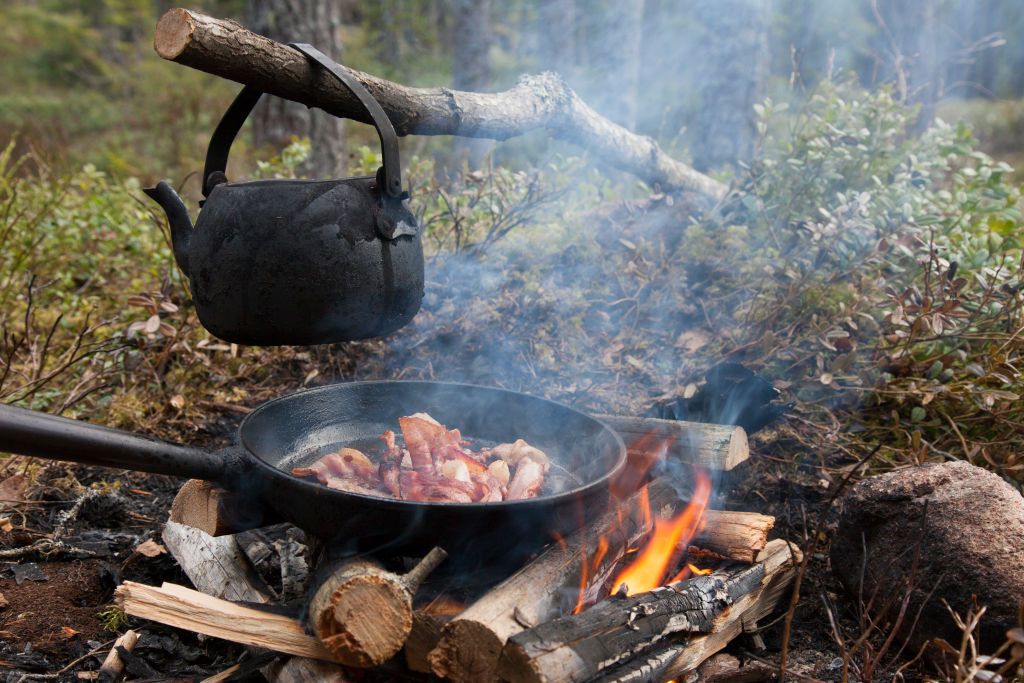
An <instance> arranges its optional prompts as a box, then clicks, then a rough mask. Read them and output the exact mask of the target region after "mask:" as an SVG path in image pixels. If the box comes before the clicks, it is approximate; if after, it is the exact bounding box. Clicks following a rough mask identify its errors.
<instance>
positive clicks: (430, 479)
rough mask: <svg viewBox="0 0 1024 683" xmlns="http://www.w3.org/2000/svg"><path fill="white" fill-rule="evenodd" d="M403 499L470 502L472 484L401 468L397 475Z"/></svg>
mask: <svg viewBox="0 0 1024 683" xmlns="http://www.w3.org/2000/svg"><path fill="white" fill-rule="evenodd" d="M399 481H400V483H401V487H402V499H403V500H416V501H423V502H434V503H472V502H473V494H474V493H475V489H474V487H473V485H472V484H467V483H465V482H461V481H456V480H454V479H447V478H445V477H438V476H435V475H432V474H425V473H423V472H417V471H416V470H403V471H402V473H401V474H400V476H399Z"/></svg>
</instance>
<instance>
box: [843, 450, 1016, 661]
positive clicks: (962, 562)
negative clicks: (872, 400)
mask: <svg viewBox="0 0 1024 683" xmlns="http://www.w3.org/2000/svg"><path fill="white" fill-rule="evenodd" d="M926 509H927V512H926ZM918 544H920V555H919V558H918V566H917V570H916V573H915V574H916V575H915V578H914V581H913V592H912V597H911V601H910V604H909V606H908V609H907V611H906V615H907V616H906V617H905V618H904V624H903V626H902V628H901V634H900V635H901V637H903V638H904V639H909V640H910V643H911V644H912V645H913V646H914V647H917V646H919V645H920V644H921V643H923V642H924V641H926V640H929V639H932V638H944V639H945V640H946V641H948V642H950V643H952V644H954V646H955V647H959V644H960V638H961V632H960V630H959V629H958V628H957V626H956V623H955V622H954V620H953V618H952V616H950V614H949V611H948V610H947V609H946V607H945V606H944V605H943V603H942V601H943V600H945V601H946V602H948V603H949V605H950V607H952V608H953V609H954V610H955V611H956V612H957V613H958V614H959V615H961V617H964V616H965V615H966V613H967V610H968V609H969V608H971V607H972V605H974V604H977V605H978V606H982V605H984V606H986V607H987V612H986V613H985V616H984V618H983V619H982V621H981V625H980V631H981V642H982V644H983V645H982V647H983V649H984V650H985V651H986V652H987V651H991V650H994V649H995V648H996V647H998V646H999V645H1000V644H1002V642H1003V641H1004V640H1005V638H1006V631H1007V630H1008V629H1010V628H1012V627H1013V626H1016V625H1017V622H1018V612H1019V609H1020V605H1021V603H1022V602H1024V498H1022V497H1021V495H1020V493H1018V492H1017V490H1016V489H1015V488H1014V487H1012V486H1011V485H1010V484H1008V483H1007V482H1006V481H1004V480H1003V479H1002V478H1000V477H999V476H998V475H996V474H993V473H992V472H989V471H988V470H985V469H982V468H980V467H976V466H974V465H971V464H969V463H967V462H946V463H941V464H931V465H919V466H916V467H910V468H906V469H902V470H897V471H894V472H889V473H887V474H882V475H878V476H875V477H871V478H868V479H865V480H863V481H861V482H860V483H858V484H857V485H856V486H854V487H853V488H852V489H851V490H850V491H849V492H848V493H847V494H846V495H845V496H844V498H843V499H842V501H841V511H840V517H839V526H838V530H837V532H836V536H835V538H834V540H833V542H832V548H831V564H832V570H833V571H834V572H835V574H836V575H837V576H838V578H839V580H840V581H841V582H842V583H843V585H844V587H845V588H846V590H847V592H848V593H849V595H850V596H851V598H852V599H854V600H857V599H858V596H861V595H862V596H863V599H864V602H868V601H869V599H870V597H871V596H872V595H873V594H874V593H875V592H876V591H877V595H878V597H876V598H875V604H876V608H877V606H879V605H882V604H885V602H886V596H896V599H895V600H893V601H892V604H893V608H892V610H891V612H890V618H894V617H895V614H896V611H897V610H898V609H899V602H900V598H901V597H902V595H904V594H905V586H906V585H907V581H908V580H909V577H910V576H911V574H912V565H913V561H914V556H915V551H916V549H917V547H918ZM865 549H866V551H867V553H866V554H867V562H866V563H864V555H865V552H864V551H865ZM862 578H863V588H862V587H861V580H862ZM933 590H934V593H933V594H932V595H931V597H930V598H928V597H927V596H928V594H929V593H930V592H932V591H933ZM922 603H923V604H924V606H923V609H922ZM919 609H922V611H921V616H920V619H919V620H918V623H917V625H916V627H915V628H914V630H913V632H910V629H909V626H910V625H911V624H912V623H913V621H914V617H915V615H916V614H917V613H918V610H919Z"/></svg>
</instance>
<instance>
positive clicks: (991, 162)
mask: <svg viewBox="0 0 1024 683" xmlns="http://www.w3.org/2000/svg"><path fill="white" fill-rule="evenodd" d="M172 6H173V3H170V2H166V1H165V0H159V1H155V0H9V1H8V2H5V3H3V5H2V6H0V79H2V81H0V82H2V83H3V84H4V86H3V88H2V90H0V151H2V154H0V332H2V334H0V401H3V402H7V403H14V404H18V405H22V406H25V407H31V408H34V409H37V410H45V411H49V412H54V413H60V414H64V415H67V416H72V417H80V418H83V419H88V420H91V421H95V422H101V423H106V424H111V425H117V426H123V427H126V428H131V429H133V430H136V431H145V432H149V433H153V434H158V435H161V436H165V437H170V438H175V439H180V440H191V441H193V442H196V443H205V442H208V443H215V442H218V441H219V440H222V439H223V438H225V437H224V434H225V424H228V423H230V422H232V421H233V420H237V418H238V414H237V413H238V410H237V407H238V406H244V405H255V404H256V403H258V402H259V401H261V400H265V399H266V398H269V397H272V396H276V395H280V394H283V393H285V392H287V391H290V390H294V389H296V388H300V387H302V386H312V385H316V384H320V383H325V382H329V381H340V380H350V379H383V378H399V379H400V378H409V379H412V378H430V379H444V380H462V381H470V382H475V383H479V384H490V385H494V384H497V385H501V386H506V387H509V388H514V389H520V390H523V391H528V392H530V393H535V394H540V395H545V396H548V397H551V398H554V399H558V400H561V401H565V402H567V403H570V404H573V405H575V406H577V407H580V408H583V409H587V410H602V411H607V410H614V411H615V412H621V413H640V412H643V411H644V410H646V409H648V408H649V407H650V406H651V405H652V403H653V402H655V401H656V400H659V399H667V398H671V397H676V396H680V395H683V396H688V395H692V394H693V392H694V391H695V390H696V388H697V386H698V385H699V384H700V383H701V382H702V380H703V377H704V374H705V372H706V371H707V370H708V369H709V368H711V367H713V366H714V365H716V364H717V363H719V362H721V361H723V360H729V361H737V362H742V363H744V364H745V365H747V366H749V367H751V368H753V369H755V370H757V371H759V372H761V373H763V374H764V375H765V376H766V377H768V378H769V379H770V380H772V381H773V383H774V385H775V386H776V387H777V388H778V389H779V390H780V391H781V392H782V394H783V398H784V400H786V401H789V402H792V403H793V408H792V410H791V411H790V413H789V415H788V417H787V418H786V419H784V420H782V421H780V422H779V423H777V424H776V425H774V426H773V427H772V428H771V429H769V430H766V431H765V432H762V433H761V434H759V437H760V438H761V441H760V443H759V445H758V446H757V448H756V450H757V453H758V455H759V458H758V462H757V463H755V464H754V467H757V468H760V469H759V470H758V471H757V473H756V476H755V477H754V478H753V480H758V481H762V482H766V481H772V482H779V481H785V482H789V483H787V484H786V485H785V486H782V485H779V487H778V490H774V489H773V490H772V491H770V492H768V493H766V494H764V496H762V497H765V496H766V497H767V498H770V499H771V503H772V504H776V505H779V506H782V508H784V510H783V511H777V514H778V516H779V517H780V519H782V518H783V517H785V518H787V519H790V520H793V521H792V523H793V525H794V527H795V526H797V522H796V520H800V519H803V520H805V523H804V524H803V526H802V527H801V528H802V529H803V532H805V533H808V531H807V527H808V525H807V523H806V519H807V517H806V509H805V507H804V504H805V503H807V504H808V505H810V506H811V507H812V508H813V506H814V505H815V504H816V503H819V504H820V503H822V502H823V497H822V491H823V490H824V488H827V487H828V486H829V484H830V483H834V482H836V481H837V480H839V479H840V478H841V477H842V476H844V475H845V474H847V473H849V472H850V471H851V470H855V469H857V463H859V462H860V461H861V460H862V459H864V458H865V457H866V456H869V455H871V454H874V455H873V457H872V459H871V465H870V467H871V468H872V469H874V470H882V469H888V468H892V467H894V466H898V465H904V464H908V463H917V462H924V461H938V460H968V461H970V462H973V463H974V464H977V465H981V466H983V467H986V468H989V469H991V470H993V471H995V472H997V473H999V474H1000V475H1001V476H1003V477H1004V478H1006V479H1007V480H1008V481H1011V482H1014V483H1015V484H1016V485H1018V486H1019V485H1020V484H1021V483H1024V455H1022V454H1021V453H1020V450H1019V446H1018V445H1019V444H1020V443H1021V442H1022V440H1024V408H1022V406H1021V402H1020V394H1021V391H1024V379H1022V377H1021V375H1020V370H1019V368H1020V363H1021V360H1022V359H1021V354H1022V352H1024V335H1021V334H1020V331H1021V329H1022V327H1024V319H1022V317H1024V316H1022V304H1024V297H1022V294H1021V292H1022V289H1024V282H1022V281H1021V275H1020V273H1021V259H1022V251H1021V228H1020V206H1019V204H1020V186H1019V183H1018V180H1017V178H1018V175H1017V173H1016V172H1015V171H1014V169H1013V165H1014V163H1015V162H1016V161H1017V160H1018V159H1019V158H1022V154H1024V147H1022V145H1024V135H1022V134H1021V133H1022V132H1024V41H1022V40H1020V38H1019V36H1021V35H1024V4H1022V3H1020V2H1018V1H1017V0H850V1H849V2H820V1H818V0H714V1H713V0H697V1H695V2H685V3H683V2H672V1H670V0H628V1H626V2H612V1H604V0H591V1H587V0H551V1H549V2H536V1H532V0H513V1H510V2H497V1H496V0H435V1H433V2H430V1H424V0H380V1H379V2H355V1H353V0H336V1H332V0H208V1H204V2H199V1H197V2H194V3H191V4H190V5H189V7H191V8H195V9H198V10H201V11H204V12H206V13H209V14H211V15H214V16H218V17H229V18H234V19H236V20H237V21H239V22H241V23H243V24H244V25H246V26H248V27H250V28H252V29H253V30H255V31H258V32H262V33H265V34H266V35H269V36H271V37H273V38H275V39H278V40H282V41H291V40H301V41H306V42H311V43H313V44H315V45H317V46H318V47H320V48H321V49H323V51H324V52H326V53H328V54H330V55H332V56H334V57H335V58H337V59H338V61H340V62H342V63H343V64H345V65H347V66H349V67H352V68H355V69H359V70H363V71H366V72H369V73H372V74H374V75H377V76H381V77H384V78H388V79H391V80H394V81H397V82H399V83H403V84H407V85H414V86H450V87H454V88H458V89H466V90H486V91H491V90H500V89H504V88H507V87H510V86H512V85H514V84H515V82H516V80H517V78H518V77H519V76H520V75H521V74H524V73H531V72H537V71H542V70H553V71H557V72H558V73H559V74H560V75H561V76H562V77H563V78H564V79H565V80H566V81H567V82H568V84H569V85H570V86H571V87H572V88H573V89H574V90H575V91H576V92H577V93H579V95H580V96H581V97H582V98H583V99H584V100H585V101H586V102H588V103H589V104H591V105H592V106H593V107H594V108H595V109H596V110H598V111H599V112H600V113H602V114H603V115H605V116H607V117H609V118H610V119H612V120H614V121H617V122H619V123H621V124H622V125H624V126H626V127H628V128H630V129H633V130H635V131H637V132H640V133H642V134H645V135H649V136H651V137H653V138H654V139H656V140H657V141H658V143H659V144H661V145H662V146H663V147H664V148H665V149H666V150H667V151H668V152H669V153H670V154H672V155H673V156H675V157H676V158H679V159H681V160H684V161H686V162H688V163H691V164H692V165H693V166H694V167H695V168H697V169H699V170H702V171H704V172H706V173H708V174H710V175H713V176H714V177H716V178H719V179H721V180H723V181H724V182H726V183H729V184H730V187H731V192H730V194H729V196H728V197H727V198H725V199H724V200H722V201H721V202H719V203H718V204H717V205H714V206H708V205H707V203H706V202H705V201H703V200H702V199H701V198H699V197H695V196H690V195H687V194H681V195H670V194H667V193H664V192H663V191H662V188H659V187H647V186H645V185H643V184H642V183H640V182H639V181H637V180H636V179H635V178H633V177H631V176H627V175H625V174H622V173H620V172H617V171H613V170H609V169H607V168H604V167H603V166H601V165H600V164H599V162H597V161H595V160H594V159H593V158H592V157H591V156H590V155H589V154H588V151H587V150H586V149H580V148H576V147H572V146H570V145H568V144H564V143H558V142H554V141H552V140H551V139H549V138H548V136H547V135H545V133H544V132H536V133H532V134H530V135H526V136H523V137H520V138H515V139H512V140H509V141H504V142H499V143H495V142H491V141H483V140H472V139H468V138H430V137H410V138H405V139H403V140H402V142H401V144H402V152H403V161H404V162H405V163H406V166H407V170H406V173H405V177H406V178H408V179H409V180H408V182H409V183H411V188H410V191H411V194H412V206H413V209H414V211H415V212H416V213H417V214H418V215H419V217H420V218H421V221H422V224H423V226H424V229H425V232H424V236H425V237H424V244H425V246H426V249H427V256H428V264H427V288H426V297H425V299H424V305H423V309H422V311H421V312H420V313H419V314H418V316H417V317H416V319H415V320H414V322H413V323H412V324H411V325H410V326H409V327H407V328H406V329H403V330H401V331H400V332H398V333H396V334H395V335H392V336H391V337H389V338H387V339H384V340H374V341H368V342H358V343H348V344H338V345H331V346H322V347H310V348H240V347H237V346H235V345H231V344H226V343H223V342H222V341H220V340H218V339H216V338H214V337H213V336H211V335H210V334H208V333H207V332H206V331H205V330H204V329H202V327H201V326H200V325H199V323H198V320H197V319H196V316H195V312H194V308H193V306H192V303H191V301H190V295H189V291H188V286H187V281H186V280H185V278H183V276H182V275H181V273H180V272H179V271H178V270H177V268H176V267H175V266H174V262H173V259H172V257H171V253H170V248H169V242H168V235H167V232H166V225H165V221H164V217H163V213H162V212H160V211H159V210H158V209H157V207H156V206H155V205H153V204H152V203H151V202H149V201H148V200H147V199H146V198H145V196H144V195H142V193H141V190H140V188H141V187H142V186H144V185H149V184H152V183H153V182H155V181H156V180H158V179H161V178H166V179H169V180H170V182H171V183H172V184H173V185H174V186H176V187H178V188H180V189H181V191H182V193H183V195H184V196H185V197H186V198H187V199H189V200H190V201H191V202H192V203H191V205H190V209H191V210H192V211H193V215H194V213H195V210H196V209H197V206H196V204H195V201H196V200H198V199H199V197H200V194H199V181H198V173H199V171H200V169H201V166H202V159H203V155H204V154H205V151H206V144H207V141H208V139H209V135H210V133H211V131H212V129H213V127H214V126H215V125H216V122H217V120H218V118H219V116H220V115H221V113H222V112H223V110H224V109H225V108H226V107H227V105H228V104H229V103H230V101H231V99H232V97H233V96H234V94H235V93H236V92H237V90H238V86H237V85H236V84H233V83H229V82H224V81H220V80H218V79H216V78H214V77H212V76H208V75H205V74H202V73H199V72H196V71H193V70H191V69H188V68H185V67H182V66H179V65H176V64H171V63H168V62H164V61H162V60H160V59H159V58H158V57H157V56H156V55H155V54H154V52H153V49H152V35H153V28H154V26H155V25H156V21H157V19H158V17H159V16H160V15H161V14H162V13H163V12H164V11H165V10H167V9H169V8H170V7H172ZM268 99H269V98H268ZM379 163H380V161H379V157H378V155H377V148H376V138H375V136H374V135H373V132H372V130H371V129H370V128H369V127H367V126H363V125H359V124H354V123H351V122H342V121H336V120H333V119H329V117H327V115H325V114H323V113H322V112H313V113H312V114H311V113H310V112H307V110H305V108H304V107H301V106H298V105H294V104H290V105H286V104H285V103H282V102H274V101H268V102H262V103H261V105H260V109H259V110H258V113H257V114H256V115H255V117H254V121H253V123H252V124H251V127H250V130H249V131H248V132H246V131H243V135H242V136H241V137H240V138H239V140H238V141H237V142H236V144H235V148H234V149H233V152H232V158H231V166H230V167H229V169H228V171H229V176H230V177H232V178H233V179H236V178H237V179H241V178H255V177H278V176H282V177H292V176H307V177H327V176H335V175H348V174H355V173H372V172H373V171H375V170H376V168H377V166H378V165H379ZM15 460H16V459H15ZM15 465H17V466H19V467H22V468H25V467H28V466H26V465H25V463H24V462H22V461H20V460H19V461H16V462H15V463H13V464H12V465H11V466H12V467H13V466H15ZM34 467H35V465H32V466H31V467H29V469H32V468H34ZM858 471H859V470H858ZM766 486H767V485H766ZM827 507H828V505H827V504H826V505H825V509H826V510H827ZM794 537H796V534H794ZM815 543H817V540H815ZM816 561H817V560H816ZM814 601H815V598H814V597H813V596H812V598H811V602H814ZM801 609H803V610H806V614H812V615H815V616H808V617H807V619H808V620H809V621H810V622H814V623H817V624H818V626H819V627H821V628H822V629H824V628H825V627H822V626H821V624H822V623H827V622H826V617H825V616H823V614H822V613H821V606H820V605H817V603H815V604H811V605H808V604H807V603H806V601H805V603H801ZM848 616H849V615H845V616H844V615H840V616H839V617H837V618H838V619H840V621H841V620H842V619H845V618H846V617H848ZM814 620H817V622H815V621H814ZM841 629H842V627H840V629H839V630H841ZM869 635H871V634H869ZM885 635H886V634H884V633H877V634H874V635H873V636H872V637H875V638H878V639H881V640H883V641H884V640H885ZM830 638H831V636H826V637H825V641H826V642H828V641H829V640H830ZM852 640H853V638H851V642H852ZM819 642H820V639H819ZM833 654H834V653H831V652H825V653H822V654H821V658H820V661H816V662H815V661H811V662H810V663H808V664H807V667H808V671H810V670H812V669H814V668H815V667H819V668H820V666H824V664H822V662H826V663H827V662H828V661H830V660H831V659H832V655H833ZM846 654H850V653H846ZM846 654H844V656H846ZM875 654H877V651H876V652H875ZM884 655H885V652H884V651H883V652H882V653H881V654H880V655H878V660H879V661H880V662H881V663H882V664H883V665H884V666H882V667H881V668H885V667H886V666H888V667H896V666H897V663H896V662H895V661H889V660H888V659H886V658H885V656H884ZM850 656H851V657H852V656H855V654H850ZM878 663H879V662H875V664H878Z"/></svg>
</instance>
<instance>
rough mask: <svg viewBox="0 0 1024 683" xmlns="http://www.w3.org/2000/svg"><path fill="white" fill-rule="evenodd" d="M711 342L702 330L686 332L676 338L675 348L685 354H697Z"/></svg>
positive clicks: (709, 336)
mask: <svg viewBox="0 0 1024 683" xmlns="http://www.w3.org/2000/svg"><path fill="white" fill-rule="evenodd" d="M710 341H711V335H709V334H708V333H707V332H705V331H704V330H686V331H684V332H683V333H682V334H680V335H679V336H678V337H676V341H675V347H676V348H677V349H680V350H681V351H685V352H686V353H697V352H698V351H700V350H701V349H702V348H704V347H705V346H707V344H708V342H710Z"/></svg>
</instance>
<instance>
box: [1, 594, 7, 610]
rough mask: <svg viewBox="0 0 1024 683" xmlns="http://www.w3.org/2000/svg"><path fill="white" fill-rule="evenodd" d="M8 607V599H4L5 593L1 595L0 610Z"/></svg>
mask: <svg viewBox="0 0 1024 683" xmlns="http://www.w3.org/2000/svg"><path fill="white" fill-rule="evenodd" d="M4 607H7V598H5V597H4V594H3V593H0V609H3V608H4Z"/></svg>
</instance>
